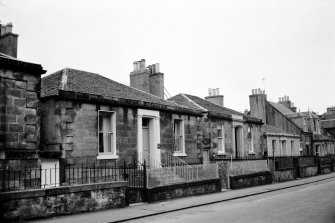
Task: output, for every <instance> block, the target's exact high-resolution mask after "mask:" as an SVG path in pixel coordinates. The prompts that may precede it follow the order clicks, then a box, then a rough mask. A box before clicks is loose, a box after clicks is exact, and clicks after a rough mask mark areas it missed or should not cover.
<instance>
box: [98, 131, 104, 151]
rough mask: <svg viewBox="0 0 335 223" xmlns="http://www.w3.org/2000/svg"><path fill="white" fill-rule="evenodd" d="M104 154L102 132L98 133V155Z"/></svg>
mask: <svg viewBox="0 0 335 223" xmlns="http://www.w3.org/2000/svg"><path fill="white" fill-rule="evenodd" d="M103 152H104V135H103V133H102V132H99V153H103Z"/></svg>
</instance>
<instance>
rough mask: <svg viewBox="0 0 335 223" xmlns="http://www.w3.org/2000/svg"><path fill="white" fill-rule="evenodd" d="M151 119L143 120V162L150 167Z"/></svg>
mask: <svg viewBox="0 0 335 223" xmlns="http://www.w3.org/2000/svg"><path fill="white" fill-rule="evenodd" d="M149 122H150V119H149V118H142V145H143V146H142V147H143V161H145V162H146V163H147V164H148V165H149V166H150V164H151V162H150V131H149Z"/></svg>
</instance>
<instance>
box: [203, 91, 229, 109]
mask: <svg viewBox="0 0 335 223" xmlns="http://www.w3.org/2000/svg"><path fill="white" fill-rule="evenodd" d="M223 98H224V96H223V95H220V92H219V88H216V89H214V88H213V89H211V88H208V96H207V97H205V99H206V100H207V101H210V102H212V103H214V104H217V105H220V106H222V107H223V105H224V103H223Z"/></svg>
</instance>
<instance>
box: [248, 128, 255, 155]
mask: <svg viewBox="0 0 335 223" xmlns="http://www.w3.org/2000/svg"><path fill="white" fill-rule="evenodd" d="M249 129H250V136H251V138H250V139H248V140H249V143H250V147H249V148H250V149H249V154H255V148H254V135H253V134H252V126H248V129H247V131H248V133H249Z"/></svg>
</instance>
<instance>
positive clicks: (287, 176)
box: [271, 168, 297, 182]
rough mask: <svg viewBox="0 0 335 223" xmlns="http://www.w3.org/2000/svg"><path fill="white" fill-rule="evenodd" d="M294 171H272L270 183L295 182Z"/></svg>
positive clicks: (292, 169)
mask: <svg viewBox="0 0 335 223" xmlns="http://www.w3.org/2000/svg"><path fill="white" fill-rule="evenodd" d="M296 172H297V171H296V169H295V168H291V169H286V170H280V171H273V172H272V173H271V174H272V181H274V182H285V181H290V180H295V179H296V177H297V174H296Z"/></svg>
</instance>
